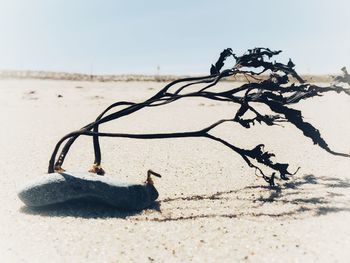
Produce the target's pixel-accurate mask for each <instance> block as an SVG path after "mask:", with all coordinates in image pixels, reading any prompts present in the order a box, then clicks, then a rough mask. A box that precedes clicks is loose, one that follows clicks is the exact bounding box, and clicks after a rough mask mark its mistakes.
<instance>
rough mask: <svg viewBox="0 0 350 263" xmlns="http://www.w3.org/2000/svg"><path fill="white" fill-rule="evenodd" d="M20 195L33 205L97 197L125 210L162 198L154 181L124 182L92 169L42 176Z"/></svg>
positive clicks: (19, 193) (148, 204) (138, 208)
mask: <svg viewBox="0 0 350 263" xmlns="http://www.w3.org/2000/svg"><path fill="white" fill-rule="evenodd" d="M18 197H19V198H20V199H21V200H22V201H23V203H25V204H26V205H27V206H32V207H39V206H46V205H52V204H57V203H62V202H65V201H69V200H74V199H96V200H99V201H102V202H105V203H108V204H110V205H113V206H115V207H117V208H120V209H123V210H141V209H143V208H146V207H148V206H150V205H151V204H152V203H153V202H154V201H155V200H156V199H157V198H158V192H157V190H156V188H155V187H154V186H153V185H152V184H147V183H144V184H124V183H118V182H117V181H115V180H113V179H111V178H108V177H104V176H98V175H96V174H92V173H86V174H85V173H74V174H72V173H68V172H64V173H52V174H46V175H43V176H40V177H39V178H37V179H36V180H34V181H32V182H30V183H29V184H28V185H26V186H25V187H23V188H22V189H21V190H20V191H19V192H18Z"/></svg>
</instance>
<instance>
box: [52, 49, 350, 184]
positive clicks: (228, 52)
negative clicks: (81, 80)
mask: <svg viewBox="0 0 350 263" xmlns="http://www.w3.org/2000/svg"><path fill="white" fill-rule="evenodd" d="M280 52H281V51H272V50H270V49H268V48H254V49H251V50H248V51H247V52H246V53H245V54H243V55H242V56H237V55H236V54H234V53H233V51H232V49H230V48H229V49H225V50H224V51H223V52H222V53H221V54H220V57H219V59H218V61H217V62H216V63H215V64H214V65H212V66H211V68H210V75H208V76H203V77H189V78H183V79H178V80H175V81H172V82H171V83H169V84H168V85H166V86H165V87H164V88H163V89H161V90H160V91H159V92H158V93H156V94H155V95H154V96H153V97H151V98H149V99H147V100H146V101H143V102H139V103H137V102H128V101H119V102H116V103H114V104H112V105H110V106H109V107H107V108H106V109H105V110H104V111H103V112H102V113H101V114H100V115H99V116H98V117H97V118H96V120H95V121H94V122H91V123H89V124H88V125H86V126H84V127H83V128H81V129H80V130H77V131H74V132H71V133H69V134H67V135H66V136H64V137H63V138H62V139H61V140H59V142H58V143H57V145H56V146H55V149H54V151H53V153H52V156H51V159H50V162H49V168H48V172H49V173H53V172H61V171H64V170H63V169H62V164H63V162H64V159H65V157H66V155H67V153H68V151H69V149H70V147H71V146H72V144H73V143H74V142H75V140H76V139H77V138H78V137H79V136H81V135H85V136H92V137H93V147H94V154H95V161H94V165H93V167H92V169H91V170H90V171H91V172H94V173H97V174H100V175H103V174H104V170H103V169H102V167H101V148H100V143H99V138H100V137H123V138H134V139H166V138H180V137H183V138H185V137H204V138H208V139H211V140H214V141H217V142H219V143H221V144H223V145H225V146H227V147H229V148H230V149H232V150H233V151H234V152H236V153H237V154H239V155H240V156H241V157H242V158H243V160H244V161H245V162H246V163H247V165H248V166H250V167H252V168H254V169H255V172H256V173H258V174H260V175H261V176H262V177H263V178H264V179H265V181H266V182H268V183H269V184H270V185H274V180H275V175H276V173H278V174H277V175H278V177H279V178H280V179H281V180H288V177H287V176H288V175H292V174H294V173H295V172H294V173H291V172H290V171H289V170H288V166H289V165H288V164H287V163H278V162H274V161H273V160H272V157H274V156H275V155H274V154H273V153H270V152H267V151H265V149H264V144H259V145H257V146H256V147H254V148H253V149H242V148H239V147H236V146H235V145H233V144H231V143H229V142H227V141H225V140H224V139H222V138H219V137H215V136H213V135H211V134H210V132H211V130H212V129H214V128H215V127H217V126H218V125H220V124H222V123H224V122H237V123H239V124H240V125H242V126H243V127H245V128H250V127H251V125H254V124H255V123H259V124H266V125H269V126H272V125H278V124H279V123H281V122H289V123H291V124H293V125H294V126H295V127H296V128H297V129H299V130H301V131H302V132H303V134H304V135H305V136H306V137H309V138H310V139H311V140H312V141H313V143H314V144H316V145H318V146H319V147H321V148H322V149H324V150H326V151H327V152H329V153H331V154H333V155H339V156H344V157H350V155H349V154H345V153H339V152H336V151H334V150H332V149H330V147H329V146H328V144H327V143H326V141H325V140H324V139H323V138H322V137H321V134H320V132H319V131H318V130H317V129H316V128H315V127H314V126H313V125H312V124H310V123H308V122H305V121H304V120H303V117H302V113H301V111H299V110H296V109H292V108H290V107H289V105H292V104H296V103H298V102H299V101H301V100H306V99H309V98H313V97H316V96H322V95H323V93H326V92H331V91H333V92H337V93H341V92H343V93H346V94H348V95H350V89H349V86H348V85H349V84H350V77H349V74H348V73H347V71H346V69H345V68H343V73H344V76H343V77H337V78H335V83H333V84H331V85H329V86H327V87H320V86H317V85H313V84H308V83H305V81H304V80H303V79H302V78H301V77H300V76H299V75H298V73H297V72H296V71H295V70H294V67H295V65H294V63H293V62H292V61H291V60H289V62H288V63H287V64H283V63H279V62H272V61H271V58H272V57H274V56H276V55H278V54H279V53H280ZM228 57H233V58H234V59H235V61H236V63H235V65H234V66H233V67H230V68H228V69H223V67H224V64H225V60H226V59H227V58H228ZM266 74H269V75H268V77H267V78H266ZM240 75H243V76H245V77H246V79H247V83H245V84H243V85H241V86H239V87H235V88H232V89H228V90H223V91H219V92H214V91H210V88H211V87H213V86H215V85H216V84H217V83H218V82H219V81H221V80H223V79H225V78H227V77H231V76H240ZM175 84H182V86H181V87H179V88H177V89H176V90H172V88H173V86H174V85H175ZM194 84H202V85H203V86H202V87H201V88H200V89H198V90H197V91H194V92H186V88H187V87H189V86H191V85H194ZM242 94H243V95H242ZM189 97H202V98H205V99H209V100H215V101H227V102H232V103H235V104H238V105H240V108H239V110H238V111H237V112H236V114H235V115H234V117H233V118H231V119H222V120H218V121H217V122H215V123H213V124H212V125H210V126H208V127H205V128H203V129H201V130H197V131H184V132H177V133H152V134H126V133H105V132H99V125H101V124H104V123H106V122H109V121H113V120H117V119H118V118H120V117H122V116H126V115H129V114H132V113H134V112H136V111H139V110H142V109H143V108H145V107H158V106H159V107H161V106H163V105H167V104H169V103H172V102H174V101H177V100H179V99H182V98H189ZM256 102H258V103H263V104H265V105H266V106H268V107H269V108H270V109H271V110H272V111H273V112H274V115H266V114H264V113H261V112H259V111H257V110H256V109H255V108H254V107H253V105H252V104H253V103H256ZM117 108H118V110H116V111H113V112H111V111H112V110H115V109H117ZM247 112H252V113H254V115H255V117H254V118H251V119H247V118H244V116H245V114H246V113H247ZM63 144H64V145H63ZM60 148H62V149H61V152H60V154H59V155H58V157H57V154H58V152H59V150H60ZM262 166H267V167H268V168H270V169H271V173H270V174H266V173H265V172H264V171H263V170H262V168H261V167H262Z"/></svg>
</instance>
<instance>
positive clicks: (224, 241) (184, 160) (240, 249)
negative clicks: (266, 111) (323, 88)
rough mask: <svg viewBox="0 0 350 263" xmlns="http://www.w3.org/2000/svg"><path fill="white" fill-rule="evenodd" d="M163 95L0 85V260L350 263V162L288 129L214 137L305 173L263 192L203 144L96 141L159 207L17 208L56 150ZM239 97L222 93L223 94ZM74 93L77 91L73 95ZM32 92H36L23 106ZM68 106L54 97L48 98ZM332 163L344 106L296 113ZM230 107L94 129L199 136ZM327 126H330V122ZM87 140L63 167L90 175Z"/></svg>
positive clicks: (338, 101)
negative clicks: (77, 133)
mask: <svg viewBox="0 0 350 263" xmlns="http://www.w3.org/2000/svg"><path fill="white" fill-rule="evenodd" d="M163 85H164V83H154V82H124V83H123V82H118V83H89V82H70V81H39V80H2V81H0V119H1V121H2V125H1V127H2V131H1V137H0V145H1V150H0V158H1V161H2V162H1V164H2V165H1V168H2V170H1V177H0V198H1V200H2V205H1V208H0V215H1V216H0V262H148V261H149V262H152V261H154V262H190V261H192V262H237V261H243V262H245V261H246V262H281V261H283V262H349V258H350V224H349V222H350V213H349V211H350V189H349V187H350V172H349V171H350V159H349V158H343V157H336V156H332V155H330V154H328V153H327V152H325V151H323V150H322V149H320V148H318V147H316V146H314V145H313V144H312V142H311V140H310V139H307V138H305V137H303V135H302V134H301V132H300V131H298V130H296V129H295V128H294V127H292V126H291V125H286V127H285V128H281V127H272V128H271V127H266V126H255V127H254V128H253V129H250V130H246V129H244V128H242V127H240V126H238V125H233V124H226V125H223V126H220V127H219V128H217V129H216V130H215V132H214V133H215V134H217V135H220V136H221V137H222V138H225V139H227V140H228V141H230V142H231V143H233V144H235V145H237V146H241V147H245V148H252V147H254V146H256V145H257V144H259V143H265V144H266V149H267V150H270V151H273V152H274V153H275V154H276V156H277V160H279V161H281V162H289V163H290V164H291V168H292V170H293V169H296V168H297V167H298V166H301V170H300V171H299V173H298V174H297V175H296V176H295V177H294V178H293V179H292V180H291V181H290V182H288V183H287V184H283V183H281V182H278V183H279V184H280V185H281V191H276V190H270V189H268V188H267V187H266V183H265V182H264V181H263V180H262V179H261V178H256V177H255V176H254V170H252V169H250V168H248V167H247V166H246V164H245V163H244V161H243V160H242V159H241V157H240V156H238V155H237V154H235V153H234V152H231V151H230V150H229V149H227V148H225V147H224V146H223V145H221V144H218V143H216V142H213V141H209V140H206V139H168V140H130V139H115V138H114V139H111V138H108V139H107V138H106V139H102V150H103V152H102V154H103V167H104V168H105V170H106V171H107V172H108V174H107V176H113V177H116V178H118V179H120V180H121V181H128V182H142V181H144V180H145V176H146V171H147V170H148V169H153V170H154V171H156V172H159V173H160V174H162V175H163V178H161V179H156V187H157V189H158V190H159V193H160V197H159V201H160V202H159V207H158V208H157V207H155V208H153V209H148V210H146V211H143V212H142V213H136V214H128V213H123V212H118V211H115V210H113V209H112V208H110V207H100V206H96V205H88V206H86V205H83V204H69V205H61V206H57V207H55V208H53V209H46V210H41V211H36V210H31V209H28V208H26V207H25V206H24V205H23V204H22V203H21V201H20V200H19V199H18V198H17V196H16V189H17V187H19V186H20V185H21V184H25V183H26V182H27V181H28V180H30V179H31V178H35V177H37V176H40V175H42V174H43V173H45V172H46V169H47V165H48V160H49V157H50V154H51V151H52V150H53V147H54V145H55V143H56V142H57V141H58V140H59V139H60V138H61V137H62V136H63V135H65V134H66V133H68V132H70V131H73V130H75V129H78V128H80V127H81V126H84V125H85V124H87V123H88V122H90V121H92V120H93V119H94V118H95V117H96V116H97V115H98V114H99V113H100V112H101V111H102V110H103V109H104V108H105V107H106V106H108V105H109V104H111V103H112V102H115V101H117V100H129V101H142V100H144V99H146V98H148V97H150V96H151V95H153V94H154V93H155V92H156V91H157V90H159V89H160V88H161V87H162V86H163ZM228 85H235V84H232V83H224V84H222V87H223V86H226V87H228ZM77 87H82V88H77ZM30 91H35V93H34V94H29V93H30ZM58 94H61V95H63V97H62V98H58V97H57V95H58ZM296 107H297V108H299V109H302V110H303V112H304V116H305V119H306V120H307V121H310V122H311V123H313V124H315V125H316V126H317V127H318V128H319V129H320V131H321V133H322V134H323V137H324V138H325V139H326V140H327V141H328V142H329V145H330V146H331V147H332V148H333V149H335V150H338V151H343V152H348V153H349V151H350V136H349V134H350V120H349V119H350V118H349V113H350V96H346V95H337V94H327V95H326V96H324V97H321V98H316V99H313V100H310V101H305V102H302V103H300V104H298V105H296ZM236 109H237V108H236V107H235V106H233V105H231V104H228V103H216V102H212V101H208V100H198V99H186V100H182V101H179V102H177V103H174V104H171V105H169V106H167V107H163V108H160V107H158V108H152V109H144V110H142V111H140V112H138V113H136V114H134V115H132V116H130V117H125V118H122V119H120V120H118V121H116V122H115V123H113V124H107V125H105V126H103V127H102V128H101V130H103V131H115V132H117V131H118V132H135V133H136V132H171V131H181V130H196V129H199V128H201V127H205V126H206V125H207V124H210V123H211V122H213V121H215V120H218V119H221V118H226V117H232V115H233V114H234V113H235V110H236ZM332 118H333V119H332ZM92 161H93V154H92V142H91V138H86V137H84V138H81V139H79V140H78V141H77V143H76V144H74V146H73V147H72V150H71V152H70V154H69V155H68V157H67V160H66V163H65V165H64V168H66V169H67V170H69V171H87V170H88V169H89V168H90V166H91V164H92Z"/></svg>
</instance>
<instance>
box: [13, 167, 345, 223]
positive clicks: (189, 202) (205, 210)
mask: <svg viewBox="0 0 350 263" xmlns="http://www.w3.org/2000/svg"><path fill="white" fill-rule="evenodd" d="M347 188H350V181H349V180H347V179H340V178H334V177H315V176H314V175H311V174H310V175H304V176H303V177H300V178H293V179H292V180H291V181H288V182H286V183H284V184H282V185H280V186H275V187H269V186H262V185H253V186H247V187H244V188H240V189H235V190H229V191H222V192H216V193H214V194H210V195H192V196H187V197H186V196H182V197H176V198H167V199H163V200H160V201H158V202H155V203H154V205H153V206H152V207H150V208H148V209H146V210H143V211H134V212H129V211H121V210H118V209H116V208H115V207H112V206H110V205H106V204H104V203H100V202H97V201H93V202H92V201H86V200H74V201H70V202H66V203H63V204H57V205H51V206H47V207H43V208H29V207H26V206H23V207H22V208H21V209H20V211H21V212H22V213H25V214H31V215H40V216H49V217H52V216H57V217H80V218H121V219H129V220H135V221H156V222H166V221H185V220H194V219H201V218H247V219H248V218H249V219H254V218H260V217H270V218H277V219H286V218H289V219H301V218H305V217H313V216H322V215H326V214H330V213H337V212H344V211H347V212H350V196H349V195H346V194H345V193H346V192H347V190H345V191H344V189H347Z"/></svg>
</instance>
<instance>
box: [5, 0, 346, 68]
mask: <svg viewBox="0 0 350 263" xmlns="http://www.w3.org/2000/svg"><path fill="white" fill-rule="evenodd" d="M256 46H264V47H269V48H271V49H282V50H283V51H284V52H283V55H281V56H280V58H281V60H282V61H283V62H287V59H288V58H289V57H291V58H292V59H293V61H294V63H295V64H296V65H297V70H298V71H300V72H302V73H328V72H331V73H332V72H338V70H339V69H340V68H341V67H342V66H343V65H347V66H348V67H350V1H348V0H329V1H325V0H294V1H283V0H279V1H278V0H270V1H268V0H267V1H261V0H260V1H259V0H251V1H243V0H240V1H234V0H231V1H225V0H223V1H220V0H216V1H207V0H192V1H191V0H176V1H175V0H174V1H169V0H168V1H166V0H147V1H146V0H145V1H135V0H125V1H118V0H115V1H108V0H104V1H103V0H100V1H97V0H22V1H20V0H8V1H6V0H0V69H32V70H50V71H69V72H81V73H90V71H91V68H92V70H93V73H97V74H101V73H104V74H120V73H144V74H155V73H156V72H157V66H158V65H159V66H160V73H161V74H206V73H208V72H209V68H210V64H211V63H213V62H215V60H216V59H217V57H218V55H219V53H220V52H221V51H222V49H224V48H227V47H231V48H232V49H233V50H234V51H235V52H236V53H238V54H240V53H242V52H243V51H244V50H246V49H249V48H253V47H256Z"/></svg>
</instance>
